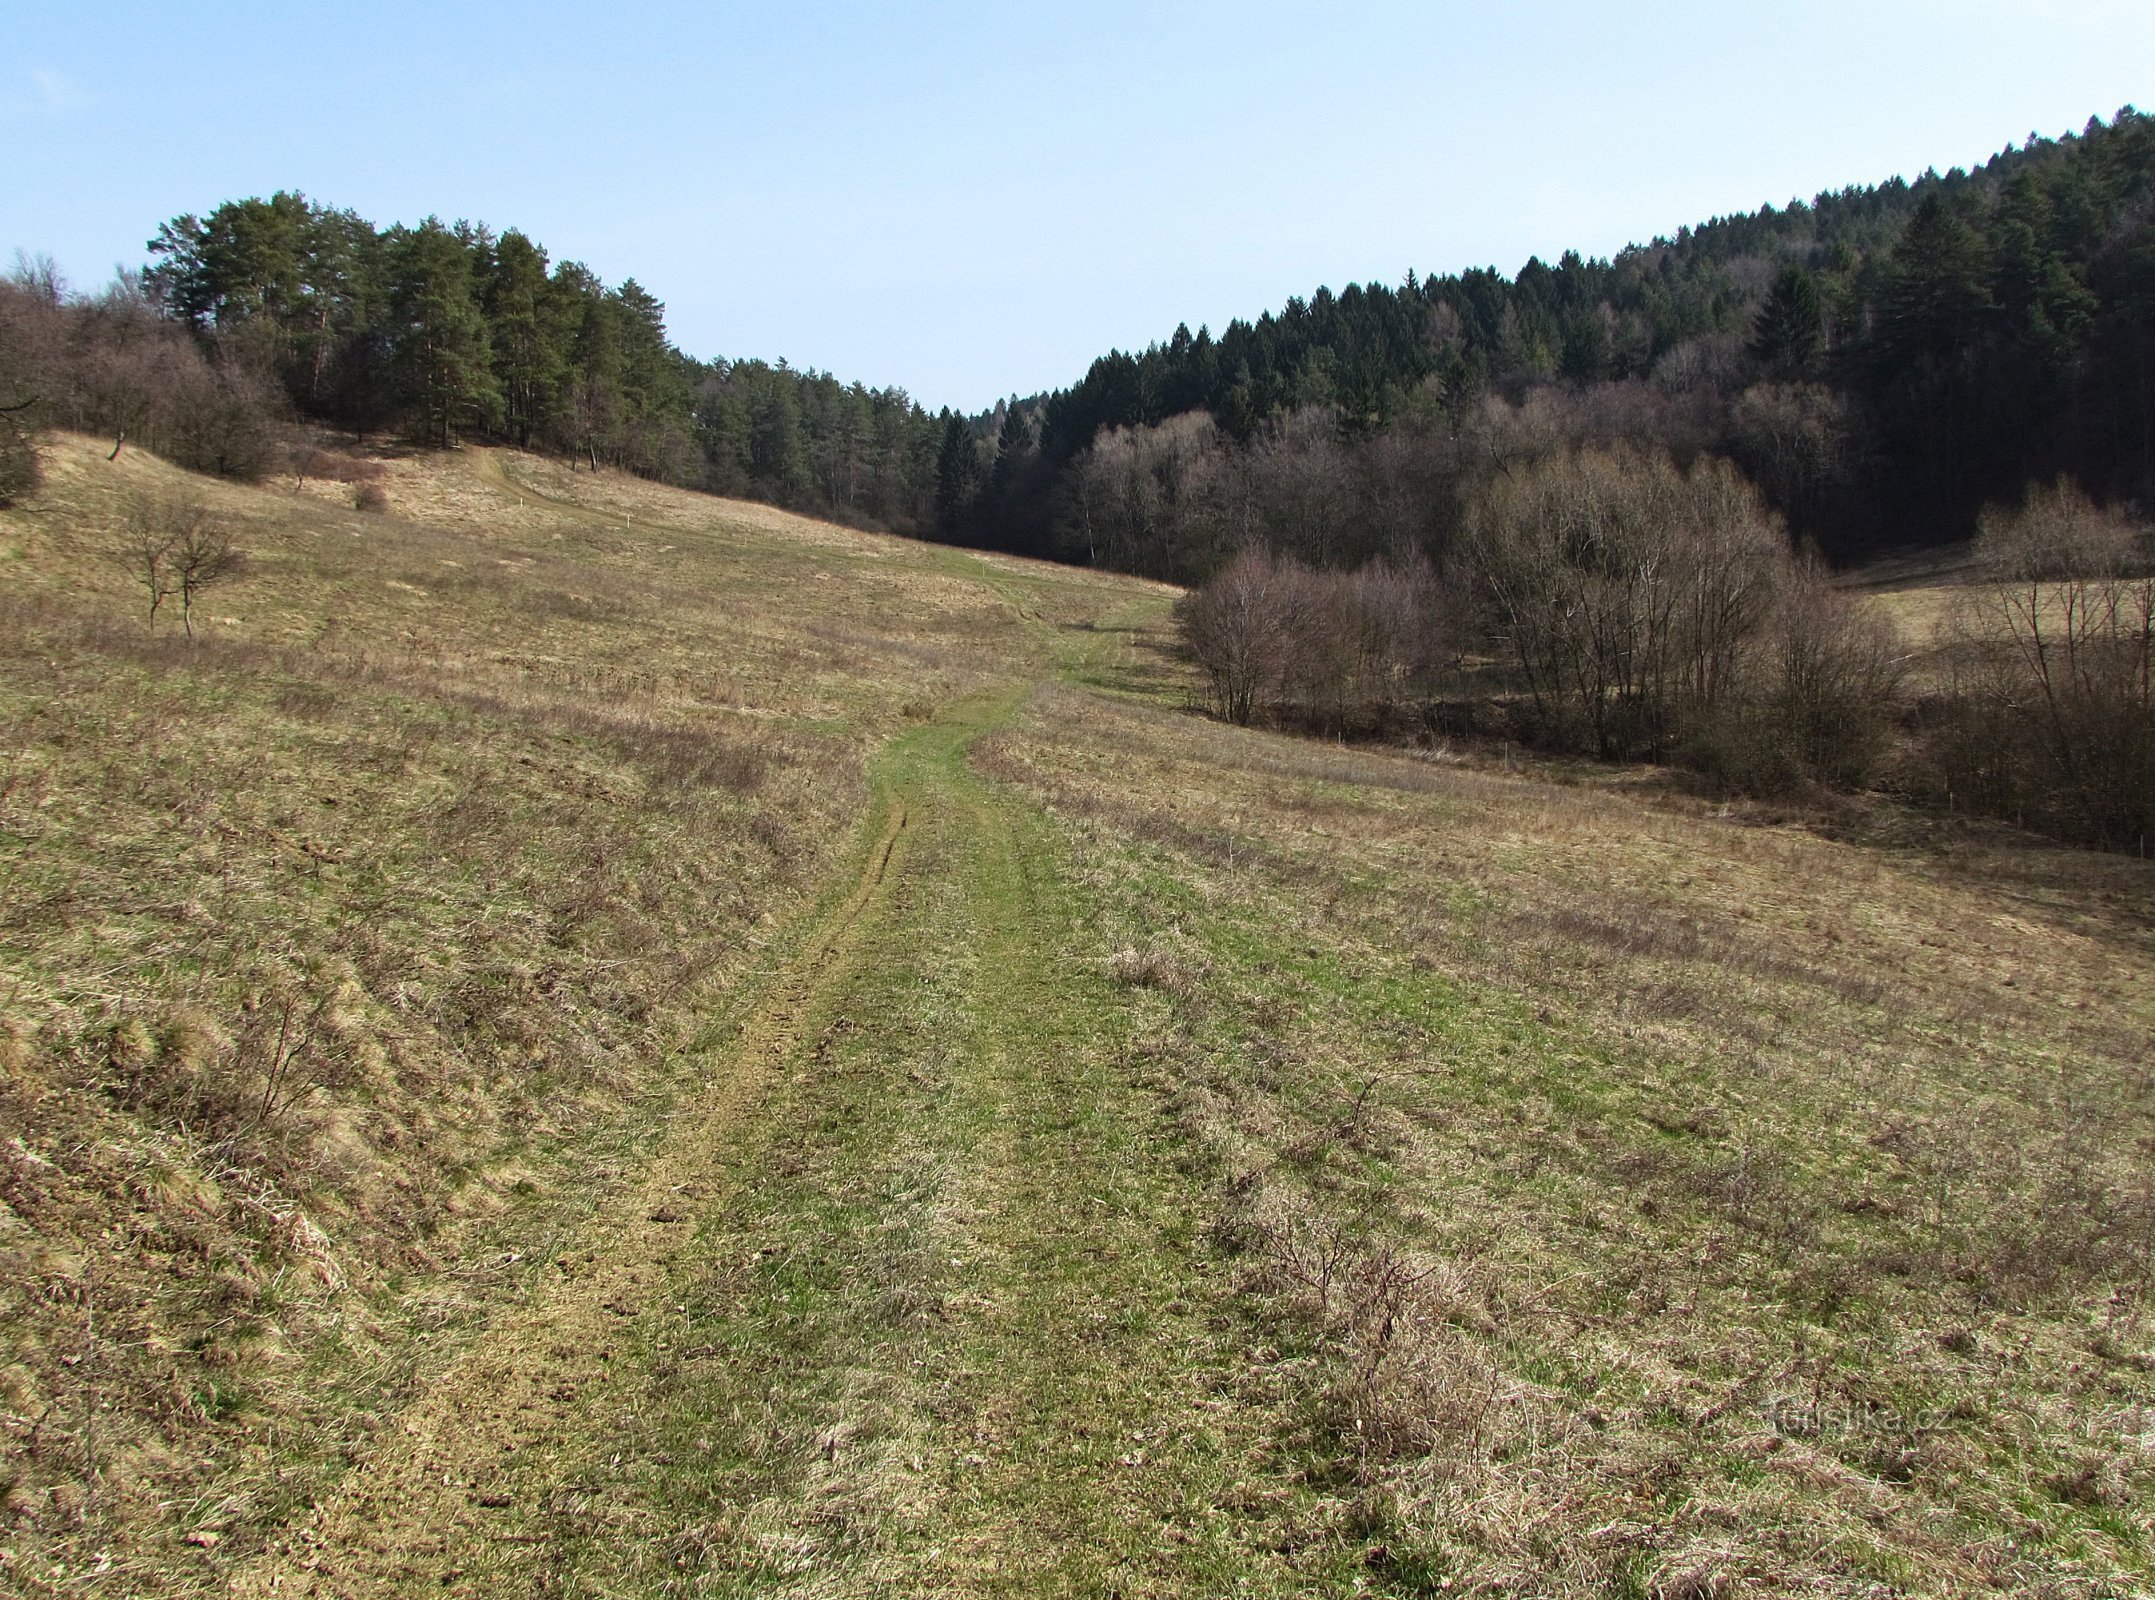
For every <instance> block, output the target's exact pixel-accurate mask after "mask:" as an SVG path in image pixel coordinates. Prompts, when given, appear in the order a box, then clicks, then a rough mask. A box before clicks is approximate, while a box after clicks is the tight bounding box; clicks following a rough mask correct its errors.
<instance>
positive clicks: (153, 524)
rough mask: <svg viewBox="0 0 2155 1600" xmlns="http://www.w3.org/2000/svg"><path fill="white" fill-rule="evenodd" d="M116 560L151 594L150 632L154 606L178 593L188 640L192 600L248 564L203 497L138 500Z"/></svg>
mask: <svg viewBox="0 0 2155 1600" xmlns="http://www.w3.org/2000/svg"><path fill="white" fill-rule="evenodd" d="M120 561H121V564H122V565H123V566H124V567H125V568H126V569H127V571H128V572H129V574H130V575H132V577H133V578H134V580H135V581H136V582H137V583H139V584H141V585H142V587H143V588H144V589H145V590H146V591H147V592H148V594H149V598H150V609H149V625H150V627H151V629H152V630H153V631H154V630H155V629H156V627H157V612H158V609H159V608H160V607H161V606H163V605H164V603H165V602H166V601H167V600H169V599H171V598H172V597H173V596H174V595H177V596H179V601H180V626H181V627H183V628H184V629H185V630H186V632H187V638H188V641H189V642H190V643H192V642H193V640H194V636H195V626H194V606H195V601H196V600H198V599H199V598H200V597H201V595H202V592H203V591H204V590H206V589H210V588H213V587H215V586H216V585H217V584H220V583H223V582H225V581H226V580H227V579H230V578H235V577H237V576H239V574H240V573H242V572H243V571H245V570H246V565H247V557H246V553H245V552H244V551H243V550H241V549H240V547H239V546H238V545H237V544H235V543H234V542H233V539H232V530H231V529H230V528H228V527H226V526H225V525H224V524H223V523H222V522H220V521H219V520H218V519H217V517H216V516H215V515H214V514H213V513H212V512H211V511H210V509H209V508H208V507H207V506H205V505H203V504H202V503H201V502H199V501H195V500H185V499H169V500H160V499H144V500H140V501H137V502H136V504H135V506H134V508H133V509H132V510H131V511H130V512H129V513H128V518H127V534H126V539H125V541H124V542H123V544H122V545H121V548H120Z"/></svg>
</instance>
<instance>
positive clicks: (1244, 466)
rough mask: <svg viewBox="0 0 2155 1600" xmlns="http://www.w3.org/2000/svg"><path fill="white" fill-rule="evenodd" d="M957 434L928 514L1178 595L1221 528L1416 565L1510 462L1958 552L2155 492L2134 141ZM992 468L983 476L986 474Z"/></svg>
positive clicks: (2011, 167) (1557, 273)
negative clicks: (1995, 536) (2005, 517)
mask: <svg viewBox="0 0 2155 1600" xmlns="http://www.w3.org/2000/svg"><path fill="white" fill-rule="evenodd" d="M1011 409H1013V410H1019V411H1020V412H1021V414H1022V416H1023V418H1024V436H1023V437H1022V438H1020V439H1018V440H1016V441H1015V443H1017V444H1018V445H1019V446H1020V448H1019V450H1018V452H1017V454H1016V456H1015V457H1014V458H1012V459H1010V460H1007V461H1006V460H1005V459H1004V457H1005V454H1006V446H1007V444H1008V443H1009V442H1010V441H1006V440H1005V439H1004V438H1002V437H1001V436H1000V432H998V434H997V435H995V436H992V437H990V436H987V435H985V433H983V435H982V437H981V438H980V439H979V441H978V446H977V459H976V460H975V462H974V463H972V470H971V475H970V476H969V477H968V478H967V479H966V480H965V482H964V483H963V485H961V486H960V487H962V488H963V490H964V496H963V499H962V501H961V502H960V503H958V504H956V505H955V507H953V506H951V505H948V504H946V506H945V508H944V520H945V522H946V524H948V525H958V526H969V527H971V528H973V529H974V530H975V532H976V536H981V535H985V536H989V537H992V538H993V539H994V540H995V541H996V542H999V543H1002V544H1004V545H1005V546H1007V547H1009V548H1014V549H1025V550H1031V551H1035V552H1041V553H1054V554H1060V555H1063V556H1065V557H1073V558H1077V559H1085V560H1095V561H1102V562H1105V563H1107V564H1110V565H1115V566H1118V567H1122V568H1124V569H1126V570H1131V571H1138V572H1144V573H1147V574H1150V575H1153V576H1159V577H1167V578H1177V579H1181V580H1184V581H1194V580H1200V579H1202V578H1203V577H1205V576H1206V575H1207V574H1208V573H1210V572H1211V571H1213V570H1215V569H1216V568H1217V567H1218V565H1219V564H1220V563H1221V562H1222V561H1224V560H1225V559H1227V557H1228V556H1229V555H1230V554H1231V553H1232V552H1233V551H1234V550H1235V549H1238V548H1239V547H1240V545H1241V543H1242V542H1243V541H1244V540H1245V539H1246V538H1248V537H1251V536H1253V535H1254V536H1256V537H1259V538H1261V539H1263V540H1264V541H1265V542H1266V543H1267V544H1268V545H1269V546H1270V547H1272V548H1273V549H1275V550H1277V551H1280V552H1282V553H1291V554H1293V555H1294V556H1295V557H1296V558H1297V559H1299V560H1303V561H1306V562H1309V563H1312V564H1315V565H1320V566H1322V565H1327V564H1334V563H1345V564H1348V565H1354V564H1357V563H1359V562H1361V561H1364V560H1366V559H1367V558H1368V557H1369V556H1370V555H1371V554H1372V553H1374V552H1376V551H1378V550H1388V549H1398V548H1400V547H1401V546H1402V544H1403V543H1404V544H1413V545H1417V546H1419V547H1421V548H1422V549H1424V550H1425V551H1426V552H1427V553H1429V554H1430V555H1431V556H1432V557H1436V556H1439V555H1441V553H1442V552H1443V550H1444V549H1445V548H1447V547H1448V546H1449V545H1450V544H1451V543H1452V542H1453V541H1454V540H1456V539H1457V538H1458V537H1459V536H1460V535H1461V533H1462V532H1463V529H1464V526H1465V518H1466V514H1467V507H1468V505H1469V504H1470V503H1471V502H1472V501H1473V499H1474V497H1475V495H1476V494H1477V493H1478V491H1479V487H1480V483H1481V481H1482V480H1483V479H1484V478H1486V477H1487V476H1489V475H1490V474H1491V473H1492V472H1494V471H1497V470H1499V469H1500V468H1501V467H1505V466H1508V465H1510V464H1511V458H1510V457H1509V456H1507V455H1506V453H1505V452H1506V450H1507V448H1508V442H1509V441H1514V440H1519V439H1522V438H1523V439H1525V440H1526V441H1527V442H1528V444H1529V446H1530V447H1531V449H1532V450H1538V449H1539V448H1541V447H1543V446H1545V445H1546V444H1548V443H1549V442H1551V440H1550V436H1551V435H1552V434H1554V435H1555V436H1556V439H1555V442H1557V443H1560V444H1562V445H1563V446H1564V447H1566V448H1571V449H1587V448H1607V447H1613V446H1616V445H1619V444H1628V445H1632V446H1636V447H1639V448H1645V449H1661V450H1665V451H1667V452H1668V453H1670V454H1671V455H1672V456H1674V457H1676V458H1677V459H1678V460H1679V461H1688V460H1690V459H1691V458H1693V457H1694V456H1696V455H1698V454H1701V453H1711V454H1715V455H1719V456H1723V457H1726V458H1727V459H1729V460H1732V461H1735V462H1737V463H1738V464H1739V465H1740V466H1741V467H1742V468H1743V469H1744V471H1745V473H1746V475H1747V476H1749V477H1750V478H1751V479H1752V480H1753V482H1754V483H1756V484H1757V486H1758V487H1759V489H1760V491H1761V493H1762V494H1763V495H1764V497H1765V499H1766V502H1767V504H1768V505H1769V506H1770V507H1771V508H1772V509H1773V510H1775V511H1777V512H1778V513H1779V514H1780V515H1781V516H1782V517H1783V518H1784V519H1785V520H1786V522H1787V523H1788V524H1789V526H1790V527H1791V529H1792V530H1793V532H1794V533H1795V534H1796V536H1797V537H1798V538H1801V539H1807V540H1810V541H1812V542H1815V543H1816V544H1817V545H1819V546H1820V547H1821V548H1822V549H1824V550H1825V551H1826V552H1827V553H1828V554H1829V555H1831V556H1833V557H1834V558H1836V559H1854V558H1860V557H1862V556H1864V555H1865V554H1867V553H1869V552H1873V551H1876V550H1878V549H1880V548H1885V547H1893V546H1901V545H1908V544H1916V543H1924V542H1933V541H1945V540H1955V539H1963V538H1967V537H1968V536H1970V535H1971V534H1972V533H1973V531H1974V526H1975V521H1976V518H1977V516H1978V514H1979V512H1980V511H1981V508H1982V507H1983V506H1985V505H1987V504H1990V503H1993V502H1998V501H2003V500H2007V499H2010V498H2012V497H2013V496H2015V495H2017V493H2018V492H2019V486H2020V485H2021V484H2023V483H2026V482H2048V481H2051V480H2053V479H2055V478H2056V477H2058V476H2059V475H2061V474H2070V475H2071V476H2073V477H2074V478H2075V479H2076V481H2078V482H2080V483H2081V484H2083V485H2084V486H2085V487H2086V488H2087V490H2088V491H2089V492H2090V493H2092V494H2094V495H2095V496H2096V497H2097V498H2098V499H2101V500H2104V501H2106V502H2114V501H2121V500H2129V499H2148V498H2149V497H2150V496H2151V494H2155V125H2151V122H2150V119H2149V118H2148V117H2146V116H2143V115H2142V114H2140V113H2139V112H2137V111H2135V110H2133V109H2132V108H2130V107H2128V108H2126V109H2125V110H2123V111H2121V112H2119V113H2118V114H2117V116H2116V117H2115V118H2114V119H2113V120H2111V121H2110V122H2108V123H2105V122H2103V121H2102V120H2100V119H2096V120H2093V121H2091V122H2089V124H2088V125H2087V127H2086V128H2085V129H2084V130H2083V131H2082V132H2081V133H2079V134H2076V135H2069V136H2067V137H2064V138H2060V139H2046V138H2042V137H2039V136H2036V135H2030V137H2029V139H2028V141H2027V143H2026V144H2024V145H2021V146H2018V147H2015V146H2008V147H2007V148H2006V149H2005V150H2004V151H2003V152H2001V153H2000V154H1999V155H1998V156H1996V157H1995V158H1993V159H1992V160H1990V161H1988V162H1986V163H1984V164H1983V165H1982V166H1980V167H1978V168H1977V169H1975V170H1974V171H1972V172H1969V171H1962V170H1960V169H1957V168H1956V169H1955V170H1953V171H1951V172H1948V173H1945V174H1943V175H1939V174H1937V173H1926V174H1924V175H1923V176H1922V177H1920V178H1918V179H1916V180H1915V181H1913V182H1908V181H1903V180H1901V179H1894V180H1892V181H1891V182H1888V183H1883V184H1876V185H1870V186H1865V187H1851V188H1846V189H1842V190H1839V191H1835V192H1828V193H1822V194H1820V195H1818V196H1816V197H1815V198H1814V199H1813V200H1811V201H1809V202H1803V201H1795V202H1791V203H1790V204H1789V205H1787V206H1786V207H1774V206H1766V207H1763V208H1761V209H1760V210H1758V211H1756V212H1751V213H1746V214H1742V215H1736V216H1730V217H1723V218H1716V219H1714V220H1712V221H1710V222H1707V223H1705V224H1703V225H1701V226H1698V227H1695V228H1685V229H1682V230H1680V231H1679V232H1678V233H1677V234H1676V236H1675V237H1674V238H1661V239H1656V240H1655V241H1654V242H1653V243H1651V244H1648V245H1643V246H1638V247H1634V248H1632V249H1628V250H1625V251H1623V252H1622V253H1620V254H1619V255H1618V256H1616V257H1615V258H1614V259H1613V260H1606V261H1604V260H1587V259H1583V258H1581V257H1580V256H1579V255H1577V254H1575V253H1566V254H1565V255H1563V256H1562V257H1561V258H1560V259H1559V260H1558V261H1557V262H1556V263H1555V264H1554V265H1550V264H1547V263H1544V262H1542V261H1539V260H1533V261H1529V262H1528V263H1527V264H1526V266H1525V267H1523V268H1522V269H1520V271H1519V272H1518V273H1517V274H1515V275H1513V276H1511V277H1505V276H1504V275H1502V274H1500V273H1498V272H1496V271H1495V270H1493V269H1488V270H1474V271H1469V272H1464V273H1457V274H1451V275H1447V276H1436V277H1428V278H1420V277H1417V276H1416V275H1415V274H1413V273H1409V274H1408V275H1407V277H1406V279H1405V281H1404V282H1403V283H1402V284H1401V285H1399V286H1398V287H1396V288H1395V287H1390V286H1386V285H1381V284H1371V285H1357V284H1350V285H1348V286H1347V287H1346V288H1345V289H1344V290H1342V291H1340V292H1339V293H1337V294H1334V293H1332V292H1331V291H1330V290H1327V289H1319V290H1318V291H1317V292H1316V293H1315V294H1313V295H1311V296H1310V297H1309V298H1308V299H1306V300H1304V299H1299V298H1298V299H1293V300H1290V301H1289V302H1288V303H1287V305H1286V306H1285V307H1284V308H1283V309H1282V310H1281V311H1279V312H1277V313H1267V314H1266V315H1264V316H1261V317H1259V318H1257V319H1256V320H1255V321H1254V322H1248V321H1237V322H1234V323H1231V324H1230V325H1229V326H1228V328H1227V329H1226V330H1225V332H1223V333H1222V334H1220V335H1218V336H1217V337H1215V336H1213V335H1212V334H1211V333H1210V331H1209V330H1206V329H1202V328H1201V329H1199V330H1198V332H1197V333H1196V334H1194V335H1193V334H1191V333H1190V332H1189V330H1188V328H1187V327H1180V328H1177V329H1176V330H1175V332H1174V334H1173V336H1172V337H1170V338H1169V339H1167V340H1166V341H1165V342H1162V343H1159V344H1155V345H1153V346H1151V347H1149V348H1147V349H1146V350H1144V351H1143V352H1141V353H1137V354H1128V353H1124V352H1120V351H1113V352H1110V353H1109V354H1107V355H1105V356H1103V357H1101V358H1100V359H1099V360H1097V361H1095V362H1094V363H1093V364H1092V367H1091V369H1090V370H1089V371H1088V372H1087V373H1086V375H1085V376H1084V378H1083V379H1082V380H1080V381H1079V382H1078V383H1077V384H1076V385H1074V386H1073V387H1071V388H1069V389H1067V390H1063V391H1060V392H1057V393H1055V394H1051V395H1048V396H1045V397H1039V398H1036V399H1034V400H1032V401H1029V402H1026V403H1025V404H1024V405H1023V406H1022V407H1012V408H1011ZM991 459H992V461H993V464H994V471H993V473H992V475H991V474H990V472H989V471H988V470H986V468H987V463H988V462H989V461H990V460H991Z"/></svg>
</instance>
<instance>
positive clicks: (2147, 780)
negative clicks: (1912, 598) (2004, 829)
mask: <svg viewBox="0 0 2155 1600" xmlns="http://www.w3.org/2000/svg"><path fill="white" fill-rule="evenodd" d="M1976 556H1977V559H1978V562H1979V563H1980V566H1981V569H1982V576H1983V579H1984V580H1985V581H1983V582H1981V583H1979V584H1976V585H1973V586H1970V587H1969V588H1968V589H1967V590H1965V591H1964V595H1963V600H1962V604H1961V605H1960V607H1959V608H1958V610H1957V612H1956V613H1955V614H1954V615H1953V617H1952V618H1951V619H1950V622H1949V624H1948V626H1949V629H1950V631H1951V635H1952V637H1953V640H1954V643H1955V646H1956V648H1955V650H1954V652H1953V658H1952V659H1953V663H1954V671H1955V678H1954V682H1953V685H1952V687H1951V690H1950V691H1949V693H1948V695H1947V697H1946V701H1945V703H1944V705H1943V707H1942V708H1941V710H1942V715H1941V718H1940V723H1941V725H1940V727H1939V728H1938V729H1937V730H1936V732H1935V733H1934V737H1933V742H1932V749H1933V753H1934V756H1935V757H1936V759H1937V761H1938V764H1939V766H1940V767H1941V768H1942V772H1943V778H1944V782H1945V784H1946V785H1947V787H1948V791H1949V793H1952V794H1955V795H1957V797H1959V798H1961V799H1963V800H1972V801H1973V802H1974V803H1975V804H1977V805H1978V806H1980V807H1982V808H1984V809H1989V810H1993V811H1997V812H1999V813H2000V814H2003V815H2007V816H2009V817H2012V818H2013V819H2014V820H2016V821H2020V820H2028V821H2033V822H2035V823H2036V824H2037V825H2039V826H2043V827H2046V828H2049V829H2051V830H2053V831H2055V832H2058V833H2061V834H2064V835H2066V836H2068V837H2073V838H2079V839H2084V840H2086V841H2087V842H2089V843H2092V844H2098V845H2102V846H2106V847H2108V848H2112V849H2124V850H2135V849H2137V850H2140V851H2142V852H2143V853H2144V852H2145V850H2146V849H2147V844H2148V840H2149V836H2150V834H2151V832H2155V536H2151V535H2150V533H2149V530H2148V529H2147V528H2146V527H2145V526H2144V525H2142V524H2140V523H2138V522H2136V521H2134V520H2133V519H2132V518H2130V517H2128V516H2126V515H2124V514H2123V513H2121V512H2118V511H2115V510H2109V509H2105V508H2102V507H2099V506H2097V505H2095V504H2094V503H2093V502H2092V501H2090V500H2089V499H2088V497H2087V496H2086V495H2085V494H2083V493H2082V492H2081V491H2080V489H2079V487H2078V486H2077V485H2076V484H2074V483H2073V482H2072V481H2071V480H2070V479H2060V480H2059V481H2058V482H2057V483H2055V484H2053V485H2050V486H2049V487H2037V488H2032V489H2030V491H2029V492H2028V495H2027V498H2026V499H2025V501H2024V502H2023V503H2022V504H2021V506H2020V507H2019V508H2017V509H2015V510H2001V509H1998V508H1992V509H1991V510H1989V511H1986V512H1985V513H1984V515H1983V518H1982V521H1981V527H1980V532H1979V534H1978V537H1977V540H1976Z"/></svg>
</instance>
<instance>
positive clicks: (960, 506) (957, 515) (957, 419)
mask: <svg viewBox="0 0 2155 1600" xmlns="http://www.w3.org/2000/svg"><path fill="white" fill-rule="evenodd" d="M979 489H980V450H979V447H978V446H977V445H975V444H974V442H973V430H972V429H970V428H968V427H967V426H966V425H965V419H964V418H963V417H961V416H959V415H957V414H956V413H955V412H950V411H946V412H944V413H943V443H942V447H941V448H940V449H939V450H937V452H936V456H935V525H936V526H937V527H938V528H940V529H942V531H943V532H945V533H955V532H957V531H958V529H959V527H960V526H961V525H962V524H963V522H964V521H965V518H966V516H967V515H968V514H969V513H970V512H971V510H972V506H973V497H974V496H975V495H976V494H977V493H978V492H979Z"/></svg>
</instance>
